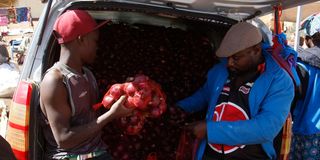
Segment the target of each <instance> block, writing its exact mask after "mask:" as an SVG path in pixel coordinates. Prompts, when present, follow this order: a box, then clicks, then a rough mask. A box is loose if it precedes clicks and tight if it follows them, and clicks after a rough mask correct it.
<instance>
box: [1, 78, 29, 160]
mask: <svg viewBox="0 0 320 160" xmlns="http://www.w3.org/2000/svg"><path fill="white" fill-rule="evenodd" d="M31 95H32V83H29V82H26V81H20V83H19V85H18V87H17V89H16V91H15V93H14V96H13V99H12V101H13V102H12V106H11V108H10V114H9V123H8V129H7V134H6V139H7V141H8V142H9V143H10V145H11V148H12V151H13V153H14V154H15V156H16V158H17V159H18V160H27V159H29V158H28V155H29V118H30V100H31Z"/></svg>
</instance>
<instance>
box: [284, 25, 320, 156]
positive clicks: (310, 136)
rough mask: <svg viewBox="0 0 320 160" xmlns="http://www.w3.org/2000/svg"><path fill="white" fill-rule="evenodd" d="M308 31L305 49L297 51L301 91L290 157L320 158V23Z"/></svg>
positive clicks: (295, 110)
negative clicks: (311, 30)
mask: <svg viewBox="0 0 320 160" xmlns="http://www.w3.org/2000/svg"><path fill="white" fill-rule="evenodd" d="M313 29H315V31H313V32H307V33H309V34H306V37H305V42H306V45H307V46H308V48H306V49H305V50H304V51H303V52H301V53H299V57H298V62H299V63H298V66H297V70H298V73H299V77H300V79H301V85H300V94H299V95H298V97H297V103H296V106H294V109H293V114H292V115H293V126H292V132H293V137H292V144H291V150H290V160H300V159H310V160H318V159H320V105H319V104H320V98H319V97H320V83H319V81H320V78H319V77H320V24H319V25H318V27H313Z"/></svg>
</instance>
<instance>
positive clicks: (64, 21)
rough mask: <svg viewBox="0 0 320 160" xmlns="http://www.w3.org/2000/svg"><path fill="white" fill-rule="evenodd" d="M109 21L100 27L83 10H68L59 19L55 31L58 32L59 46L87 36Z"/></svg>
mask: <svg viewBox="0 0 320 160" xmlns="http://www.w3.org/2000/svg"><path fill="white" fill-rule="evenodd" d="M107 22H109V21H104V22H102V23H100V24H99V25H98V24H97V23H96V21H95V20H94V19H93V18H92V17H91V15H90V14H89V13H88V12H86V11H83V10H68V11H66V12H65V13H63V14H62V15H60V17H59V18H58V19H57V21H56V22H55V24H54V27H53V30H54V31H56V32H57V34H55V36H56V37H57V39H58V42H59V44H62V43H66V42H70V41H72V40H74V39H76V38H77V37H79V36H83V35H86V34H88V33H90V32H92V31H94V30H96V29H98V28H99V27H101V26H102V25H104V24H106V23H107Z"/></svg>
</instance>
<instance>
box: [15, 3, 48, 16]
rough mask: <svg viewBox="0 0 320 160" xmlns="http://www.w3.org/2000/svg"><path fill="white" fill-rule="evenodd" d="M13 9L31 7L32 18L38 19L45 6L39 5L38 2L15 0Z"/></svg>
mask: <svg viewBox="0 0 320 160" xmlns="http://www.w3.org/2000/svg"><path fill="white" fill-rule="evenodd" d="M14 6H15V7H17V8H18V7H31V15H32V18H39V17H40V15H41V13H42V10H43V9H44V7H45V4H43V3H41V1H40V0H16V3H15V4H14Z"/></svg>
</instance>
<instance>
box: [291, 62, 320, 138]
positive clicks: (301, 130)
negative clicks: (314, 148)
mask: <svg viewBox="0 0 320 160" xmlns="http://www.w3.org/2000/svg"><path fill="white" fill-rule="evenodd" d="M298 64H299V65H300V66H302V67H303V68H304V69H305V70H306V71H308V75H309V81H308V88H307V92H306V95H305V98H304V99H301V100H299V101H298V102H297V105H296V108H295V109H294V111H293V122H294V123H293V127H292V131H293V133H294V134H299V135H311V134H316V133H320V107H319V104H320V98H319V96H320V69H319V68H317V67H315V66H311V65H309V64H308V63H306V62H299V63H298Z"/></svg>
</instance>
